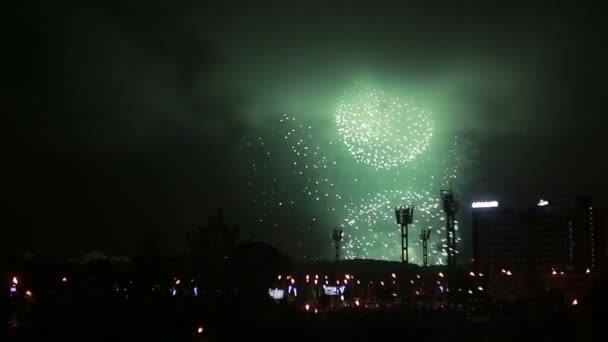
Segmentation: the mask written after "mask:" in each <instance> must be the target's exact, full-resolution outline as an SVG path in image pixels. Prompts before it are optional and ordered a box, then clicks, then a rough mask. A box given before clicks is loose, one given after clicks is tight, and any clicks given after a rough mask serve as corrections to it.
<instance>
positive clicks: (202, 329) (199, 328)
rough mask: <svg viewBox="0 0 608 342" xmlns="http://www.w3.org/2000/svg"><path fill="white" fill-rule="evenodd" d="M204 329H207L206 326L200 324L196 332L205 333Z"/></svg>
mask: <svg viewBox="0 0 608 342" xmlns="http://www.w3.org/2000/svg"><path fill="white" fill-rule="evenodd" d="M203 331H205V328H203V327H202V326H199V327H198V328H197V329H196V333H197V334H202V333H203Z"/></svg>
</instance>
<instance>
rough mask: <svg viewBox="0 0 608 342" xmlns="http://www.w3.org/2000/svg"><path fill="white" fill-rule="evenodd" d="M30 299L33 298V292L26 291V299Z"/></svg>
mask: <svg viewBox="0 0 608 342" xmlns="http://www.w3.org/2000/svg"><path fill="white" fill-rule="evenodd" d="M30 298H32V291H30V290H27V291H25V299H30Z"/></svg>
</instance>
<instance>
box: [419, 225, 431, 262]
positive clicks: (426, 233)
mask: <svg viewBox="0 0 608 342" xmlns="http://www.w3.org/2000/svg"><path fill="white" fill-rule="evenodd" d="M430 237H431V229H430V228H426V229H423V230H422V232H421V233H420V240H422V266H428V265H429V253H428V245H427V242H428V240H429V239H430Z"/></svg>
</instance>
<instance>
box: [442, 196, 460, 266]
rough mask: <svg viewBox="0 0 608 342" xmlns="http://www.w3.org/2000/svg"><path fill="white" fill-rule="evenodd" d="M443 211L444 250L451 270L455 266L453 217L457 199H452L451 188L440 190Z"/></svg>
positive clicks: (454, 227)
mask: <svg viewBox="0 0 608 342" xmlns="http://www.w3.org/2000/svg"><path fill="white" fill-rule="evenodd" d="M441 200H442V202H443V211H444V212H445V215H446V220H445V230H446V234H447V241H446V245H447V248H446V252H447V254H448V269H449V270H453V269H454V268H455V266H456V226H455V223H454V221H455V217H456V212H457V211H458V201H456V200H454V193H453V192H452V190H441Z"/></svg>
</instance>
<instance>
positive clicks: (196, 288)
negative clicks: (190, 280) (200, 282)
mask: <svg viewBox="0 0 608 342" xmlns="http://www.w3.org/2000/svg"><path fill="white" fill-rule="evenodd" d="M193 290H194V295H195V296H198V287H196V286H195V287H194V289H193Z"/></svg>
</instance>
